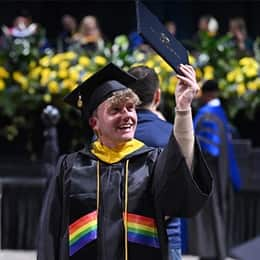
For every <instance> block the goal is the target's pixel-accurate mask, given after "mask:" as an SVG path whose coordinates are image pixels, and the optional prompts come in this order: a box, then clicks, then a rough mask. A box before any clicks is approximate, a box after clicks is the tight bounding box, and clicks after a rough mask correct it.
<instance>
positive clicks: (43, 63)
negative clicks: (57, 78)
mask: <svg viewBox="0 0 260 260" xmlns="http://www.w3.org/2000/svg"><path fill="white" fill-rule="evenodd" d="M39 64H40V65H41V66H43V67H49V66H50V57H49V56H44V57H42V58H41V59H40V60H39Z"/></svg>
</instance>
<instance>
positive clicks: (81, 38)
mask: <svg viewBox="0 0 260 260" xmlns="http://www.w3.org/2000/svg"><path fill="white" fill-rule="evenodd" d="M73 40H74V41H75V42H76V43H77V44H79V45H80V46H81V47H82V48H84V49H85V50H86V51H90V52H95V51H100V50H102V49H103V47H104V43H105V41H104V37H103V34H102V31H101V28H100V26H99V23H98V20H97V18H96V17H95V16H92V15H88V16H85V17H84V18H83V19H82V21H81V22H80V26H79V30H78V32H77V33H76V34H75V35H74V36H73Z"/></svg>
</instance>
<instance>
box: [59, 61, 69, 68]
mask: <svg viewBox="0 0 260 260" xmlns="http://www.w3.org/2000/svg"><path fill="white" fill-rule="evenodd" d="M69 65H70V63H69V62H68V61H67V60H64V61H62V62H61V63H59V67H60V69H61V70H62V69H67V68H68V67H69Z"/></svg>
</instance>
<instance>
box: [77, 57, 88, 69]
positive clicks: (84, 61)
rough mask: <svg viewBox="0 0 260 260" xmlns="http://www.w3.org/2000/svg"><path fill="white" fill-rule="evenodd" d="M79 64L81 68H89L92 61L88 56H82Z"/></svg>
mask: <svg viewBox="0 0 260 260" xmlns="http://www.w3.org/2000/svg"><path fill="white" fill-rule="evenodd" d="M79 64H80V65H81V66H84V67H87V66H88V65H89V64H90V59H89V58H88V57H86V56H81V57H80V58H79Z"/></svg>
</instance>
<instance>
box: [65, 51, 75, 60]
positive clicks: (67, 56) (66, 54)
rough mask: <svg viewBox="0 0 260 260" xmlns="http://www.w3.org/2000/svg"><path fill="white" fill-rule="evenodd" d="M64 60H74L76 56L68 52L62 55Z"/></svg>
mask: <svg viewBox="0 0 260 260" xmlns="http://www.w3.org/2000/svg"><path fill="white" fill-rule="evenodd" d="M64 56H65V59H67V60H74V59H76V57H77V54H76V53H75V52H73V51H68V52H65V53H64Z"/></svg>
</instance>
